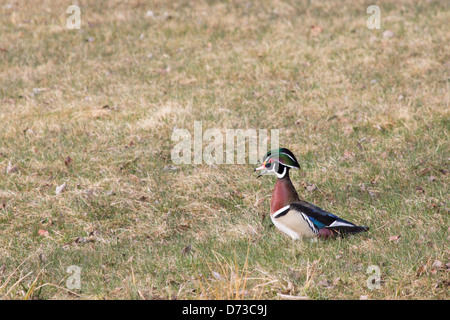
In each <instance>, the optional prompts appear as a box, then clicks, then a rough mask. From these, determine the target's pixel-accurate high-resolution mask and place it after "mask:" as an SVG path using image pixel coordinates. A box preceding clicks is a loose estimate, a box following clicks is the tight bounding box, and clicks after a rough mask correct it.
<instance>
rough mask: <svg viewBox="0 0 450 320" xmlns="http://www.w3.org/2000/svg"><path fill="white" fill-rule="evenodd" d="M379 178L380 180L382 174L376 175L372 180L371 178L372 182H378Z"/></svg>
mask: <svg viewBox="0 0 450 320" xmlns="http://www.w3.org/2000/svg"><path fill="white" fill-rule="evenodd" d="M378 180H380V176H376V177H375V178H373V179H372V180H370V183H371V184H377V182H378Z"/></svg>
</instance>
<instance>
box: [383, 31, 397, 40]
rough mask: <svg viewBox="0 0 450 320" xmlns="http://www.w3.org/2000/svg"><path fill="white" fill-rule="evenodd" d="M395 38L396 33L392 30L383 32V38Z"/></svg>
mask: <svg viewBox="0 0 450 320" xmlns="http://www.w3.org/2000/svg"><path fill="white" fill-rule="evenodd" d="M394 36H395V33H394V32H393V31H391V30H386V31H384V32H383V38H385V39H387V38H392V37H394Z"/></svg>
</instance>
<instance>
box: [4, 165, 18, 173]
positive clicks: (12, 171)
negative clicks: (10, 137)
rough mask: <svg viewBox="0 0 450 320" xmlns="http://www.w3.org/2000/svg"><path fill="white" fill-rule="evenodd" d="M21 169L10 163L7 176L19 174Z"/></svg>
mask: <svg viewBox="0 0 450 320" xmlns="http://www.w3.org/2000/svg"><path fill="white" fill-rule="evenodd" d="M18 170H19V169H18V168H17V166H15V165H12V164H11V162H9V163H8V167H7V168H6V174H11V173H14V172H17V171H18Z"/></svg>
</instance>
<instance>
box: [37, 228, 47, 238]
mask: <svg viewBox="0 0 450 320" xmlns="http://www.w3.org/2000/svg"><path fill="white" fill-rule="evenodd" d="M38 235H40V236H44V237H46V236H48V231H47V230H44V229H39V231H38Z"/></svg>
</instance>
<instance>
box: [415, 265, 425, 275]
mask: <svg viewBox="0 0 450 320" xmlns="http://www.w3.org/2000/svg"><path fill="white" fill-rule="evenodd" d="M426 270H427V266H426V265H425V264H424V265H423V266H421V267H420V268H419V269H417V272H416V276H417V277H420V276H421V275H423V274H424V273H425V271H426Z"/></svg>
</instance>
